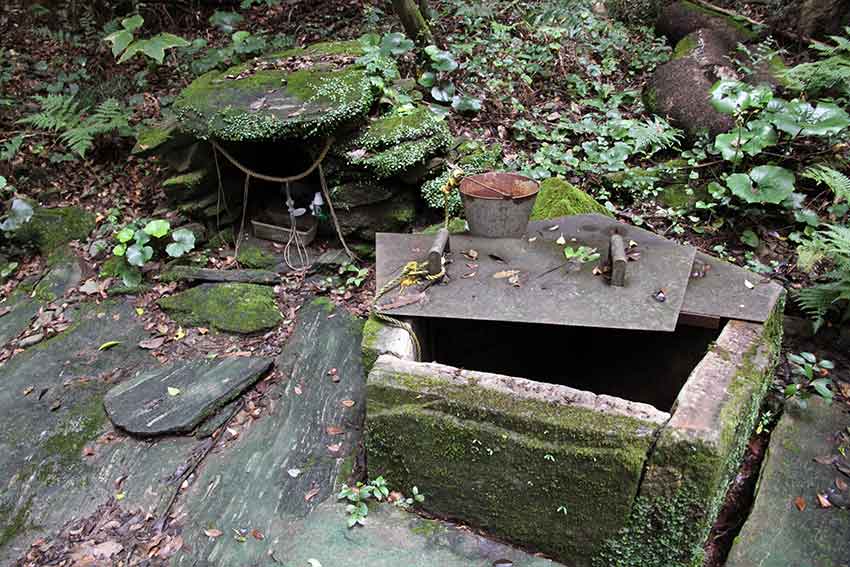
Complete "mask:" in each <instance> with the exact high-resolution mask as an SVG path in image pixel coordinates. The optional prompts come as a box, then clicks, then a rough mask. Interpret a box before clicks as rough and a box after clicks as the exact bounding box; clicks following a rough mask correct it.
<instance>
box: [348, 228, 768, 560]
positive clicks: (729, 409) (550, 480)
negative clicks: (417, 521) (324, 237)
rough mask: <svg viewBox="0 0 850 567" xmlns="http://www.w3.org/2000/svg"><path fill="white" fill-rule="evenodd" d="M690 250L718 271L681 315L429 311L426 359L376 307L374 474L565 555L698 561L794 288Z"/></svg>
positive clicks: (510, 536)
mask: <svg viewBox="0 0 850 567" xmlns="http://www.w3.org/2000/svg"><path fill="white" fill-rule="evenodd" d="M559 221H560V227H561V228H562V229H563V228H564V226H565V225H564V222H563V219H559ZM600 222H601V221H600ZM606 222H607V221H606ZM611 222H613V221H611ZM534 233H535V234H536V232H534ZM422 238H424V237H422ZM635 238H636V239H639V236H638V235H637V234H636V233H635ZM457 242H465V241H463V240H458V241H457ZM425 249H427V247H426V248H425ZM647 249H648V250H650V253H651V247H650V246H649V245H647ZM482 250H483V248H482ZM383 251H384V249H382V246H381V240H380V239H379V241H378V263H379V266H380V265H381V262H382V258H381V255H382V252H383ZM455 257H457V251H455ZM691 259H692V260H693V265H694V270H695V273H696V272H699V270H703V272H711V273H712V275H711V276H707V275H705V273H698V274H697V275H696V276H694V275H691V276H690V278H691V280H690V283H689V284H688V286H687V292H686V297H685V300H684V303H683V306H682V311H681V312H680V314H679V318H678V325H676V326H675V329H674V330H670V331H648V330H633V329H632V330H630V329H613V328H604V327H602V328H592V327H578V326H560V327H559V326H558V325H555V324H542V323H541V324H531V323H515V322H510V321H504V320H503V321H492V320H486V318H482V319H478V320H472V319H463V318H450V317H430V316H427V315H424V314H423V315H422V316H409V317H408V318H407V320H408V321H409V322H410V323H411V325H412V328H413V330H414V335H415V337H416V341H417V342H418V343H419V347H420V349H419V350H420V352H421V356H420V357H419V358H420V360H417V359H416V352H417V348H416V347H415V344H414V340H413V338H412V337H411V335H410V334H408V333H407V332H406V331H405V330H404V329H402V328H399V327H397V326H392V325H386V324H384V323H382V322H381V320H379V319H377V318H372V319H370V320H369V321H368V322H367V323H366V325H365V327H364V331H363V349H362V352H363V358H364V366H365V367H366V368H367V370H368V371H369V375H368V382H367V419H366V451H367V468H368V472H369V475H370V477H375V476H378V475H383V476H384V477H385V478H388V479H392V482H393V483H397V484H398V485H400V486H417V487H418V488H419V490H420V491H421V492H423V493H424V494H426V500H425V502H424V504H423V507H424V509H425V511H427V512H428V513H430V514H433V515H436V516H439V517H445V518H451V519H455V520H459V521H462V522H465V523H467V524H469V525H471V526H474V527H475V528H477V529H480V530H483V531H484V532H487V533H490V534H492V535H495V536H497V537H499V538H502V539H504V540H507V541H510V542H512V543H514V544H517V545H520V546H523V547H525V548H527V549H530V550H533V551H539V552H542V553H544V554H545V555H547V556H550V557H552V558H553V559H555V560H557V561H559V562H562V563H564V564H566V565H570V566H576V567H591V566H592V567H603V566H604V567H611V566H617V567H636V566H640V567H685V566H697V565H701V564H702V559H701V557H702V556H701V553H702V551H701V550H702V546H703V543H704V541H705V538H706V536H707V534H708V530H709V528H710V526H711V525H712V523H713V521H714V518H715V517H716V515H717V512H718V509H719V506H720V503H721V502H722V500H723V498H724V496H725V494H726V489H727V486H728V484H729V482H730V480H731V479H732V478H733V477H734V475H735V472H736V471H737V469H738V465H739V463H740V459H741V457H742V454H743V449H744V447H745V446H746V442H747V440H748V439H749V437H750V435H751V433H752V431H753V428H754V426H755V421H756V418H757V415H758V412H759V408H760V405H761V402H762V399H763V396H764V394H765V392H766V390H767V387H768V385H769V384H770V381H771V376H772V370H773V365H774V363H775V361H776V358H777V355H778V352H779V342H780V337H781V317H782V308H783V296H782V291H781V287H779V286H773V285H772V284H768V285H767V286H765V287H763V288H760V289H758V290H757V291H755V292H754V293H752V294H751V295H746V294H747V293H750V292H748V291H747V290H749V289H750V288H749V287H748V286H746V285H745V283H744V281H745V279H746V278H747V277H748V276H747V273H746V272H745V271H743V270H741V269H740V268H737V267H735V266H731V265H728V264H725V263H723V262H720V261H718V260H714V259H711V258H709V257H708V256H705V255H703V254H701V253H697V254H696V256H693V255H692V256H691ZM456 261H457V260H456ZM463 262H468V259H466V260H463ZM479 263H480V259H479ZM705 264H710V265H711V269H710V270H709V269H706V268H704V265H705ZM464 265H465V264H464ZM508 267H510V266H508ZM502 269H505V268H502ZM379 271H380V270H379ZM455 277H458V276H457V274H455ZM532 277H533V276H532ZM730 282H734V283H736V284H737V283H740V288H741V289H740V290H738V289H737V285H736V286H735V288H734V289H731V284H730ZM378 283H379V285H380V278H379V282H378ZM451 285H452V281H449V282H448V283H446V284H445V289H446V290H447V289H449V288H450V286H451ZM524 285H531V284H529V283H528V280H525V283H524ZM724 286H725V287H727V288H730V289H728V290H724V289H723V288H724ZM718 294H719V295H723V297H724V298H725V299H727V300H728V301H727V302H725V303H723V302H721V304H722V305H721V307H720V308H719V309H716V310H715V311H712V309H713V308H712V305H715V304H714V303H712V301H713V300H715V299H717V296H718ZM441 297H442V296H441V295H439V294H438V293H437V292H434V293H433V295H432V296H431V297H430V298H429V302H430V303H429V305H428V306H427V307H423V308H422V309H423V310H428V309H437V307H438V306H435V305H434V304H435V303H438V302H439V301H440V298H441ZM706 297H708V299H706ZM653 301H657V300H653ZM746 301H749V302H751V303H752V304H751V305H748V304H747V303H743V302H746ZM488 305H489V304H488V303H487V302H486V301H482V303H481V304H480V305H479V307H480V308H481V309H484V308H486V307H487V306H488ZM755 306H758V309H755ZM490 307H492V306H490ZM756 311H758V313H757V314H755V315H753V313H755V312H756ZM737 317H741V318H750V319H757V320H756V321H752V320H750V321H744V320H740V319H738V318H737Z"/></svg>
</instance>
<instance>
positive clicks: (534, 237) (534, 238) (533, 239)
mask: <svg viewBox="0 0 850 567" xmlns="http://www.w3.org/2000/svg"><path fill="white" fill-rule="evenodd" d="M535 240H537V237H536V236H532V237H531V238H529V239H528V241H529V242H534V241H535Z"/></svg>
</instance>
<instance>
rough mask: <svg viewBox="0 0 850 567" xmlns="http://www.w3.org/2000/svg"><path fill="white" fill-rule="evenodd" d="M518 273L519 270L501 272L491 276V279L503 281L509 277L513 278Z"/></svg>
mask: <svg viewBox="0 0 850 567" xmlns="http://www.w3.org/2000/svg"><path fill="white" fill-rule="evenodd" d="M518 273H519V270H503V271H501V272H496V273H495V274H493V277H494V278H496V279H497V280H503V279H505V278H509V277H511V276H515V275H517V274H518Z"/></svg>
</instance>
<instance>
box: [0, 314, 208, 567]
mask: <svg viewBox="0 0 850 567" xmlns="http://www.w3.org/2000/svg"><path fill="white" fill-rule="evenodd" d="M66 314H67V315H68V317H69V319H70V320H71V321H72V322H73V325H72V326H71V328H69V329H68V330H67V331H65V332H64V333H61V334H59V335H57V336H55V337H53V338H51V339H50V340H47V341H44V342H43V343H40V344H38V345H36V346H34V347H32V348H29V349H27V351H25V352H23V353H19V354H17V355H15V356H14V357H13V358H11V359H10V360H9V361H7V362H6V363H5V364H4V365H2V366H0V384H2V388H0V564H2V565H10V564H12V562H13V560H14V559H15V558H17V557H19V556H20V555H21V554H22V553H23V551H24V550H25V549H26V548H27V547H28V546H29V543H30V542H31V541H32V540H34V539H35V538H37V537H39V536H41V535H45V534H47V533H51V532H54V531H55V530H56V529H57V528H58V527H59V526H62V525H64V524H65V523H66V522H68V521H69V520H71V519H72V518H75V517H77V518H78V517H83V516H86V515H88V514H90V513H91V512H92V511H93V510H94V509H95V508H97V506H98V505H99V504H101V503H103V502H105V501H106V500H107V499H108V498H110V497H111V496H114V495H116V493H121V494H122V497H123V500H122V503H123V504H125V505H127V506H129V507H132V506H139V507H142V508H144V509H145V510H150V511H154V510H155V509H156V508H157V506H159V505H160V498H168V497H169V495H170V494H171V493H170V492H169V481H168V479H169V476H170V475H171V474H172V473H174V471H175V470H177V469H178V468H179V467H180V466H181V464H182V463H183V462H184V461H185V460H186V459H187V458H188V457H189V455H190V453H191V451H192V450H193V448H194V446H195V445H196V444H197V441H195V440H183V439H174V440H173V442H171V443H168V444H160V443H150V442H137V441H134V440H132V439H129V438H126V437H122V436H120V435H115V433H114V432H113V431H112V428H111V426H110V424H109V421H108V420H107V419H106V415H105V413H104V411H103V395H104V393H105V392H106V390H108V388H109V386H110V384H112V383H115V382H120V381H121V380H122V379H126V378H128V377H129V376H131V375H132V373H133V372H134V371H135V370H136V369H138V368H139V367H140V366H143V365H145V364H147V363H153V364H156V361H155V359H154V358H153V357H151V356H150V354H149V353H148V352H146V351H144V350H142V349H140V348H138V347H137V346H136V345H137V343H138V342H139V341H140V340H142V339H143V338H145V337H147V332H146V331H145V330H144V328H143V326H142V324H141V323H140V322H139V320H138V319H137V317H136V314H135V312H134V310H133V305H132V304H131V303H118V302H105V303H103V304H101V305H94V304H84V305H81V306H79V307H76V308H73V309H70V310H69V311H67V312H66ZM108 341H116V342H118V344H117V345H116V346H114V347H112V348H110V349H106V350H99V347H100V345H102V344H104V343H106V342H108ZM110 432H111V436H104V434H107V433H110ZM122 479H123V482H121V481H122ZM116 483H117V484H116ZM178 486H179V483H178ZM176 489H177V487H176V486H175V487H173V490H176Z"/></svg>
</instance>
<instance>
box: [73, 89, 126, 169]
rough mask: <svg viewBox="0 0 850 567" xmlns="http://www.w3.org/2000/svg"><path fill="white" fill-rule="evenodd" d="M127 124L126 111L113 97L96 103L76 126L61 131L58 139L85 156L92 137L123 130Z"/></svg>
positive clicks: (92, 143)
mask: <svg viewBox="0 0 850 567" xmlns="http://www.w3.org/2000/svg"><path fill="white" fill-rule="evenodd" d="M128 126H129V122H128V112H127V110H126V109H125V108H124V106H123V105H122V104H121V103H119V102H118V101H117V100H115V99H109V100H106V101H104V102H102V103H100V104H99V105H98V107H97V108H96V109H95V111H94V113H93V114H92V115H90V116H88V117H87V118H86V119H85V120H83V121H82V122H81V123H80V124H79V125H78V126H77V127H75V128H71V129H69V130H66V131H65V132H63V133H62V134H61V135H60V136H59V139H60V140H62V141H63V142H64V143H65V144H66V145H67V146H68V147H69V148H70V149H71V151H73V152H75V153H77V154H79V155H80V157H85V155H86V152H87V151H89V150H90V149H91V148H92V146H93V145H94V138H95V137H96V136H98V135H100V134H107V133H109V132H112V131H114V130H119V131H121V130H124V129H125V128H127V127H128Z"/></svg>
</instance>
